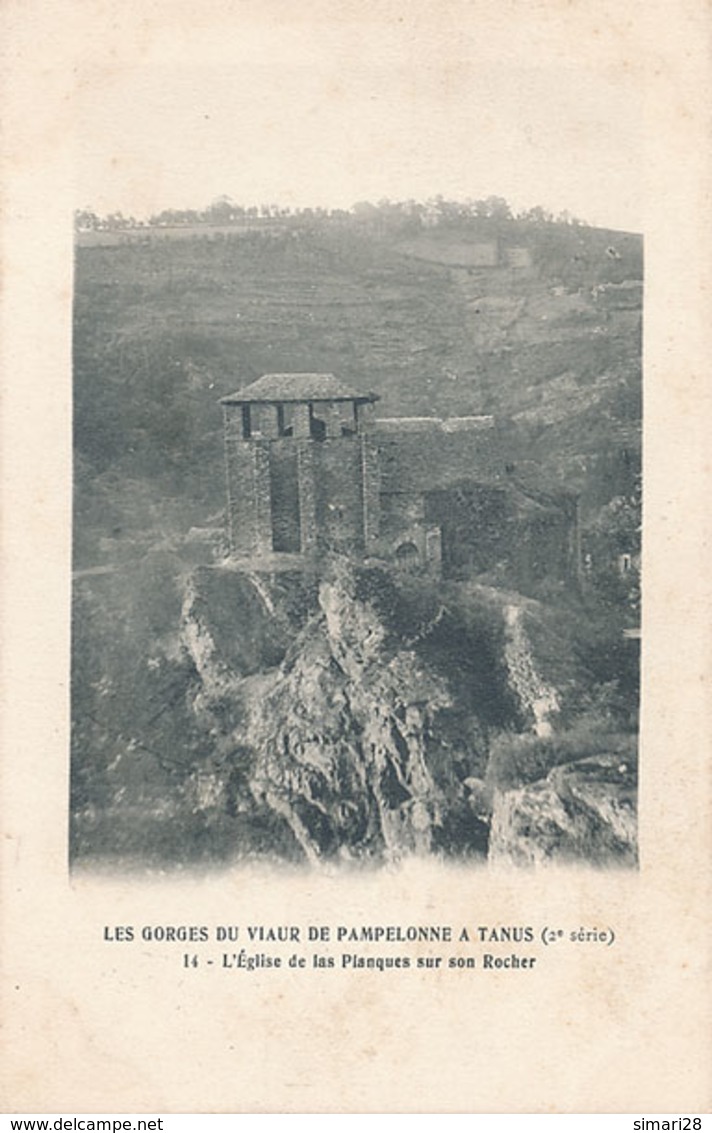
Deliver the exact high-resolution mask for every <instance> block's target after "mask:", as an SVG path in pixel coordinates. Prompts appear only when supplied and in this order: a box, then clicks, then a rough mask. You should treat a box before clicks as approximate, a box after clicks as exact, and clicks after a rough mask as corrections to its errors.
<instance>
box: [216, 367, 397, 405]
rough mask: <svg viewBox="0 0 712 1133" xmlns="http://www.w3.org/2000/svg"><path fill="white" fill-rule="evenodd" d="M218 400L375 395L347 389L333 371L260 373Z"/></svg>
mask: <svg viewBox="0 0 712 1133" xmlns="http://www.w3.org/2000/svg"><path fill="white" fill-rule="evenodd" d="M220 400H221V401H222V402H224V403H226V404H228V405H229V404H233V405H234V404H236V403H237V404H245V403H246V402H255V401H375V400H376V395H375V394H371V393H360V392H359V391H358V390H353V389H348V388H347V387H346V386H345V385H343V383H342V382H340V381H339V379H338V378H335V377H334V375H333V374H264V375H263V376H262V377H261V378H258V379H257V381H254V382H250V384H249V385H246V386H243V388H242V389H238V390H236V391H235V393H230V394H228V395H227V397H221V398H220Z"/></svg>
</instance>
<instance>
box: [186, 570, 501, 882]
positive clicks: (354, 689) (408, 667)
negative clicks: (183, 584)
mask: <svg viewBox="0 0 712 1133" xmlns="http://www.w3.org/2000/svg"><path fill="white" fill-rule="evenodd" d="M201 574H203V575H206V576H208V579H210V574H211V572H209V571H207V572H201ZM219 585H221V586H222V588H223V590H224V589H225V588H226V587H227V588H228V589H230V590H236V591H237V592H239V593H241V594H242V596H243V600H244V597H245V595H246V593H247V591H249V588H250V587H252V589H253V598H252V606H253V609H254V595H258V596H259V599H260V601H261V602H262V612H263V616H264V620H265V623H266V626H267V627H269V632H266V633H265V640H266V641H267V642H270V641H271V645H272V647H273V648H277V649H279V648H280V646H279V644H278V642H279V636H280V626H279V622H280V620H284V618H285V615H284V610H283V606H282V605H281V604H280V602H279V601H278V600H277V598H276V595H275V594H274V592H273V589H272V584H271V583H270V582H269V580H268V579H267V577H266V576H263V577H260V578H255V577H253V576H248V575H230V574H229V573H226V574H223V577H222V579H221V581H220V584H219ZM282 585H283V589H284V583H283V584H282ZM208 586H212V587H213V589H216V586H215V577H213V578H212V579H210V580H209V582H208ZM205 591H206V578H202V579H199V580H194V581H193V583H192V584H191V589H190V593H189V597H188V600H187V602H186V605H185V607H184V612H183V643H184V645H185V647H186V648H187V649H188V651H189V652H190V655H191V657H192V659H193V662H194V665H195V669H196V673H197V676H198V681H197V682H196V686H195V688H194V690H193V705H194V709H195V711H196V713H198V714H199V715H202V716H203V717H204V718H205V720H206V723H207V722H209V723H210V729H211V731H212V733H213V736H214V740H215V752H216V755H217V758H216V757H215V756H214V757H213V760H212V764H213V767H212V771H210V772H209V771H206V769H205V768H204V769H203V775H202V783H203V786H202V792H203V798H204V799H205V800H206V801H207V802H208V805H211V804H214V803H218V802H219V800H220V797H221V792H224V790H225V789H226V782H227V780H228V779H229V777H230V775H231V774H233V773H234V770H235V767H236V765H237V763H238V762H239V763H240V766H241V775H240V779H241V781H240V784H239V787H238V792H237V793H238V796H239V797H238V799H237V803H236V806H237V809H238V810H242V811H244V810H247V809H249V807H250V806H251V805H252V806H257V807H259V808H263V809H266V810H267V811H269V812H271V814H272V815H273V816H274V818H275V820H277V821H279V822H281V823H283V824H284V825H285V826H286V828H287V829H288V831H289V833H290V835H291V837H292V839H293V848H294V851H295V856H302V857H304V858H306V859H307V860H309V861H312V862H315V861H317V860H323V859H331V858H336V859H346V860H377V861H378V860H388V859H395V858H398V857H401V856H403V855H404V854H410V853H416V854H418V853H428V852H430V851H433V850H438V849H443V850H447V849H449V848H452V844H453V840H454V841H455V842H456V843H457V850H458V852H460V853H463V854H472V853H474V854H479V855H480V856H482V855H483V854H484V852H485V848H486V828H485V826H484V824H483V823H482V821H481V820H480V819H478V818H477V817H476V816H475V815H474V814H473V813H472V810H471V808H470V805H469V801H468V800H469V794H470V791H469V788H468V786H467V784H466V782H465V781H466V780H467V779H468V777H471V776H472V775H473V774H474V775H476V774H477V773H480V774H481V773H482V771H483V769H484V759H485V751H486V745H485V741H484V736H485V727H484V725H483V723H482V721H481V720H480V719H478V717H477V715H476V714H475V713H471V712H468V711H465V712H464V715H463V706H462V705H461V704H458V703H457V694H456V691H455V690H454V689H453V687H452V685H451V682H450V681H449V679H448V668H449V667H450V668H453V669H454V659H449V658H448V657H447V650H445V653H443V649H442V646H443V641H444V640H445V638H446V637H447V634H445V635H443V629H442V627H443V622H444V621H445V618H446V611H445V608H444V606H443V605H442V603H441V602H439V601H438V599H437V597H436V595H435V593H434V592H432V591H431V590H430V589H429V588H427V587H424V588H419V587H417V586H416V587H413V586H410V587H409V590H408V592H407V593H403V592H402V591H399V590H398V588H397V587H396V586H395V585H394V584H393V582H392V579H391V577H390V576H389V575H388V574H387V573H386V572H385V571H379V570H366V571H361V572H353V571H351V570H349V569H348V568H345V567H344V566H343V564H342V565H340V566H338V567H337V568H336V569H335V570H334V571H333V573H332V574H331V576H330V577H329V578H326V579H323V580H322V581H321V582H320V583H319V584H318V585H317V584H314V590H313V593H312V595H311V605H307V608H306V611H305V613H304V616H303V620H302V624H301V626H300V628H299V629H298V630H297V632H296V634H295V635H293V637H292V640H291V642H290V643H289V645H288V647H286V648H285V646H286V636H285V638H283V640H282V645H281V648H282V653H283V656H282V658H281V660H280V662H279V663H278V664H276V665H273V666H272V667H271V668H269V667H268V666H264V667H262V668H260V667H259V666H258V669H259V672H250V671H248V667H247V666H246V664H245V662H244V658H243V657H242V656H241V655H240V651H239V648H236V647H235V646H234V645H230V646H229V648H230V651H231V653H232V660H231V662H230V663H229V664H228V663H226V658H225V652H224V649H225V647H226V643H225V642H223V646H222V648H221V647H220V646H219V645H218V642H217V640H216V637H215V636H214V635H213V633H212V629H211V625H210V619H211V611H210V603H209V602H206V601H205V597H204V595H205ZM235 612H236V611H234V612H233V625H234V626H235V628H237V626H236V624H235V622H236V620H237V622H240V621H241V617H240V615H239V614H238V615H237V619H235V617H234V614H235ZM282 628H284V627H282ZM221 633H222V635H223V636H224V634H225V620H224V619H221ZM228 638H229V634H228ZM473 644H475V645H476V642H473ZM481 645H482V648H483V649H484V648H487V644H486V643H485V642H484V641H482V642H481ZM438 653H439V656H436V655H437V654H438ZM249 657H250V666H249V668H252V669H254V667H255V666H254V662H253V660H252V659H253V657H254V653H253V651H252V650H250V651H249ZM275 659H276V658H275ZM496 683H497V682H496V678H494V679H493V681H492V689H491V698H492V697H495V698H496V697H497V696H498V695H499V690H498V689H497V688H496V687H495V686H496ZM491 698H490V699H491ZM226 702H230V705H231V713H228V717H229V719H228V721H227V726H226V713H225V706H226ZM507 710H508V706H502V711H503V712H506V711H507ZM490 711H492V708H491V706H490ZM463 725H464V727H463ZM456 736H457V737H459V738H458V739H457V740H456V741H455V739H454V738H455V737H456ZM454 743H456V748H455V749H454V747H453V745H454ZM217 753H219V754H217ZM210 774H212V780H213V789H212V791H210V790H207V791H206V786H205V783H206V775H210ZM454 828H455V829H459V834H458V833H456V832H455V829H454Z"/></svg>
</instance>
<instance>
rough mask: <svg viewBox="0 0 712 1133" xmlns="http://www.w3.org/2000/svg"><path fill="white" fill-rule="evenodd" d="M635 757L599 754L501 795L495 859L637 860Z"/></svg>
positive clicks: (537, 862) (495, 818)
mask: <svg viewBox="0 0 712 1133" xmlns="http://www.w3.org/2000/svg"><path fill="white" fill-rule="evenodd" d="M636 785H637V768H636V760H635V758H623V757H621V755H620V754H619V753H610V754H608V753H605V752H604V753H601V754H599V755H594V756H591V757H590V758H587V759H581V760H578V761H576V762H574V763H567V764H563V765H561V766H558V767H554V768H553V769H552V770H551V771H550V772H549V774H548V775H547V776H546V777H545V778H543V779H538V780H537V781H535V782H534V783H529V784H527V785H525V786H523V787H519V788H516V789H514V790H509V791H499V792H497V793H496V794H495V799H494V807H493V813H492V824H491V832H490V846H489V857H490V861H492V862H494V863H496V864H511V865H516V866H541V865H545V864H547V863H551V862H554V863H560V864H564V863H571V862H580V863H588V864H593V865H600V866H610V865H634V864H635V863H636V861H637V825H636V806H635V799H636Z"/></svg>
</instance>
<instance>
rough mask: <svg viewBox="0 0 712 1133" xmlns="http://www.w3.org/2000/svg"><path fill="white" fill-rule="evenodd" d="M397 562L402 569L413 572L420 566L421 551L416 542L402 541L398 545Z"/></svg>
mask: <svg viewBox="0 0 712 1133" xmlns="http://www.w3.org/2000/svg"><path fill="white" fill-rule="evenodd" d="M396 563H397V565H398V567H399V568H400V570H404V571H407V572H408V573H409V574H413V573H414V572H415V571H417V570H418V567H419V566H420V552H419V551H418V548H417V547H416V545H415V543H401V544H399V546H398V547H396Z"/></svg>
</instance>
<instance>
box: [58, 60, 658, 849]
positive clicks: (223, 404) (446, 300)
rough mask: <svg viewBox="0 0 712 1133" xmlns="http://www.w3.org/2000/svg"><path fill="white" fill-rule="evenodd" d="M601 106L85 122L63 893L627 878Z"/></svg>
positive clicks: (433, 88) (618, 242) (621, 107)
mask: <svg viewBox="0 0 712 1133" xmlns="http://www.w3.org/2000/svg"><path fill="white" fill-rule="evenodd" d="M406 80H407V81H408V83H409V84H410V87H409V89H408V97H407V99H406V100H405V102H402V103H398V102H396V101H395V99H394V98H393V95H394V93H395V90H396V87H398V86H400V87H402V86H403V85H404V83H405V81H406ZM574 87H576V88H579V89H577V90H574ZM566 90H568V91H569V92H570V94H571V98H570V100H567V101H566V102H565V103H564V104H562V102H561V101H558V102H557V123H556V129H555V130H554V129H552V124H551V121H550V110H551V105H552V102H553V100H554V99H555V98H558V97H559V96H560V93H561V91H566ZM97 93H98V97H97ZM629 93H630V92H629V91H627V90H626V89H625V86H623V87H622V86H621V84H620V82H619V81H618V79H615V80H614V79H613V77H607V76H590V77H588V81H587V84H586V86H585V88H584V89H583V90H581V89H580V87H579V76H578V75H577V74H576V73H572V72H571V71H570V70H568V69H567V68H566V67H565V66H564V65H563V64H562V65H559V66H552V67H551V68H550V69H546V70H545V69H538V70H536V69H525V68H509V69H507V68H504V67H494V66H493V65H492V64H491V62H489V61H488V60H487V59H484V60H480V59H479V58H478V53H477V51H476V50H475V51H473V52H471V54H470V57H469V58H467V59H466V60H462V61H459V62H458V63H457V65H456V66H454V67H452V66H451V61H450V60H445V59H443V60H442V61H440V62H439V63H438V62H437V61H436V62H435V64H431V70H430V72H426V73H425V74H422V75H421V74H416V73H415V70H414V69H413V68H412V66H411V67H408V66H406V65H405V64H401V65H400V67H396V68H394V69H392V68H391V69H386V68H382V69H381V70H376V69H374V68H373V67H371V68H369V67H366V66H364V65H363V64H362V63H361V62H360V61H359V59H358V58H354V59H353V60H350V61H349V62H348V63H347V64H346V65H345V66H343V64H342V65H341V67H340V68H339V70H338V73H337V71H336V70H335V69H334V66H333V63H332V62H331V61H330V60H329V59H328V58H326V57H320V58H319V60H318V66H316V67H312V66H309V65H307V64H304V65H302V66H297V67H295V66H291V67H289V68H287V69H283V70H282V72H281V74H280V83H279V85H278V86H277V87H276V86H275V84H274V73H273V71H272V70H271V69H270V68H268V67H267V66H265V65H264V64H260V65H259V66H255V65H249V66H246V67H243V68H236V69H235V70H234V71H230V70H228V69H224V68H223V69H221V70H219V71H218V72H217V73H213V72H206V71H195V70H190V69H187V70H185V71H179V72H178V71H175V70H168V71H160V73H155V72H151V71H148V72H145V71H139V72H137V73H133V74H130V75H129V76H127V77H126V76H125V77H124V78H123V81H122V82H121V83H120V84H113V85H112V84H111V83H109V84H108V86H107V88H106V89H102V90H100V91H99V92H97V91H96V90H94V89H92V90H91V98H90V99H87V102H88V105H86V106H85V107H84V117H83V118H81V119H80V134H79V140H78V148H79V162H78V177H77V192H78V193H79V194H80V196H79V197H78V199H77V207H76V212H75V275H74V303H73V318H74V326H73V402H74V433H73V436H74V543H73V547H74V550H73V566H72V599H73V613H72V757H71V857H72V862H73V865H74V866H75V867H77V868H78V867H85V866H86V867H91V866H92V865H99V866H101V867H102V868H106V867H112V868H116V869H121V868H124V867H140V866H145V867H147V868H161V869H163V868H180V867H187V866H190V867H194V866H195V865H196V864H198V863H199V864H201V865H205V866H206V867H209V866H211V865H216V864H217V865H219V864H230V865H233V864H235V863H238V862H240V861H243V860H246V859H247V860H251V861H255V860H260V861H265V862H267V863H271V862H274V861H280V860H286V861H289V862H294V863H304V864H311V865H316V864H319V863H324V862H331V863H344V864H348V865H349V866H354V865H376V866H377V865H379V864H382V863H388V862H397V861H399V860H401V859H403V858H404V857H407V856H411V855H416V856H421V855H431V854H432V855H437V856H440V857H444V858H448V859H450V858H452V859H455V860H457V861H460V862H468V863H471V864H473V865H475V864H484V863H486V862H492V861H497V862H498V863H509V864H511V865H513V866H522V865H523V866H531V865H541V864H546V863H550V862H554V863H566V862H575V863H586V864H589V865H591V866H596V867H606V868H607V867H614V866H634V865H635V864H636V860H637V837H636V782H637V748H638V740H637V713H638V695H639V693H638V686H639V679H638V669H639V649H640V563H641V557H640V532H641V499H642V483H641V387H642V379H641V323H642V311H643V236H642V232H641V227H642V226H641V208H640V200H639V187H638V184H637V173H636V168H635V166H636V159H637V154H638V151H639V144H640V138H639V134H640V128H641V127H640V121H639V107H637V106H636V103H635V99H631V98H630V97H629ZM139 103H140V105H141V115H140V119H138V120H137V119H136V118H135V116H134V107H135V106H136V105H138V104H139ZM137 126H138V128H139V130H140V138H141V146H140V147H138V146H137V144H136V127H137ZM562 139H563V142H562ZM376 152H378V153H379V163H378V167H377V168H375V169H374V168H373V162H372V161H369V155H370V154H375V153H376ZM602 154H605V158H606V160H607V168H606V170H605V171H604V172H603V174H601V173H600V165H601V158H602ZM127 165H128V169H126V166H127ZM159 165H160V175H161V176H160V180H156V182H155V183H154V180H153V178H152V176H151V174H152V173H156V172H157V171H158V167H159ZM572 165H573V166H577V167H578V171H577V174H576V176H572V175H571V167H572ZM325 167H328V168H327V175H326V177H325V176H324V170H325ZM333 168H336V170H337V173H336V175H335V176H333V178H332V177H330V172H331V170H332V169H333ZM597 170H599V172H596V171H597ZM609 170H610V172H609ZM565 172H567V173H568V176H564V174H565ZM146 182H148V184H149V185H150V190H151V191H150V193H149V192H147V185H146ZM149 198H150V199H149ZM82 202H83V203H82Z"/></svg>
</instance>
